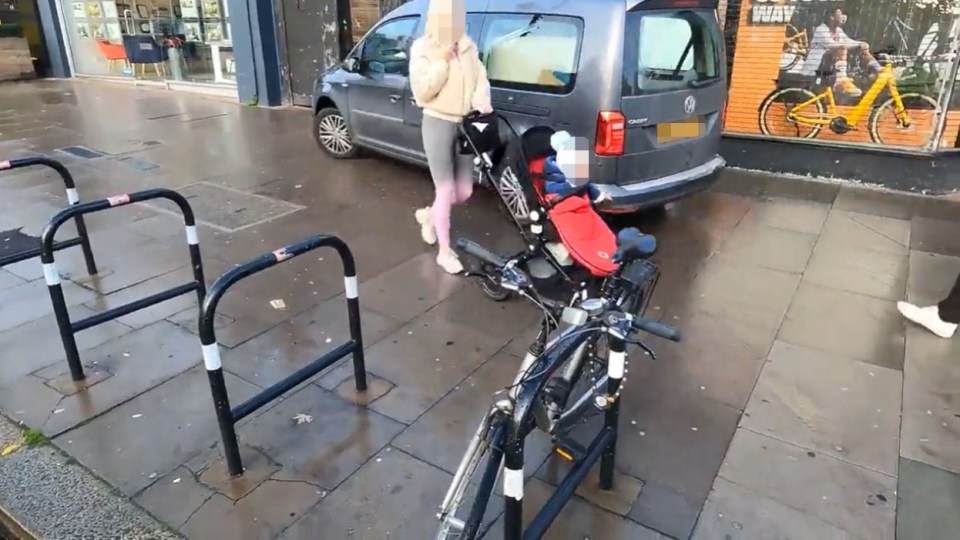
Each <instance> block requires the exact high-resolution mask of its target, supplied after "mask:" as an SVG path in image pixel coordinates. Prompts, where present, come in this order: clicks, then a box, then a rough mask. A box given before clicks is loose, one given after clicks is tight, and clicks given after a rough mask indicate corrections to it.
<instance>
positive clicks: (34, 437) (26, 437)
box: [23, 428, 48, 446]
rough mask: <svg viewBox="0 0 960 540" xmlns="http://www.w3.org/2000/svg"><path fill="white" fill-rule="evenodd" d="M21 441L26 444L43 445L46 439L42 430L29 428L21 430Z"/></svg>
mask: <svg viewBox="0 0 960 540" xmlns="http://www.w3.org/2000/svg"><path fill="white" fill-rule="evenodd" d="M23 442H24V444H26V445H27V446H43V445H45V444H47V442H48V440H47V436H46V435H44V434H43V432H42V431H40V430H38V429H33V428H30V429H28V430H26V431H24V432H23Z"/></svg>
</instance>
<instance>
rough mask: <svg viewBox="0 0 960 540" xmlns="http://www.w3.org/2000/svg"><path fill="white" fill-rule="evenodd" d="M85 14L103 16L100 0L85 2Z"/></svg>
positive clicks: (95, 17)
mask: <svg viewBox="0 0 960 540" xmlns="http://www.w3.org/2000/svg"><path fill="white" fill-rule="evenodd" d="M87 16H88V17H92V18H94V19H97V18H99V17H102V16H103V10H102V9H100V2H87Z"/></svg>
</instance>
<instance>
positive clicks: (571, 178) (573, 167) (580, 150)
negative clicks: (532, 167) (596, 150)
mask: <svg viewBox="0 0 960 540" xmlns="http://www.w3.org/2000/svg"><path fill="white" fill-rule="evenodd" d="M557 166H558V167H560V170H561V171H562V172H563V174H564V176H566V177H567V181H568V182H570V183H571V184H572V185H574V186H580V185H583V184H585V183H587V182H588V181H590V149H589V148H588V146H587V140H586V139H584V138H583V137H574V138H573V140H572V141H570V142H569V143H567V145H566V146H565V147H564V148H563V150H561V151H559V152H557Z"/></svg>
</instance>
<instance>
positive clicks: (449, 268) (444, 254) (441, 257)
mask: <svg viewBox="0 0 960 540" xmlns="http://www.w3.org/2000/svg"><path fill="white" fill-rule="evenodd" d="M437 264H439V265H440V268H443V271H444V272H446V273H448V274H459V273H460V272H463V265H462V264H460V258H459V257H457V254H456V253H454V252H453V250H449V251H441V252H440V253H438V254H437Z"/></svg>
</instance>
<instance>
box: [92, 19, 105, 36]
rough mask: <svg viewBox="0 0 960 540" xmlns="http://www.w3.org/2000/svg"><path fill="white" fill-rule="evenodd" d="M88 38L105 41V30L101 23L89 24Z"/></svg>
mask: <svg viewBox="0 0 960 540" xmlns="http://www.w3.org/2000/svg"><path fill="white" fill-rule="evenodd" d="M90 37H92V38H93V39H107V29H106V28H105V27H104V26H103V24H102V23H94V24H91V25H90Z"/></svg>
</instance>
